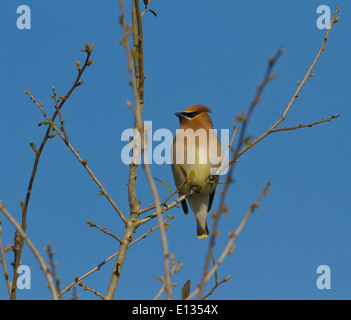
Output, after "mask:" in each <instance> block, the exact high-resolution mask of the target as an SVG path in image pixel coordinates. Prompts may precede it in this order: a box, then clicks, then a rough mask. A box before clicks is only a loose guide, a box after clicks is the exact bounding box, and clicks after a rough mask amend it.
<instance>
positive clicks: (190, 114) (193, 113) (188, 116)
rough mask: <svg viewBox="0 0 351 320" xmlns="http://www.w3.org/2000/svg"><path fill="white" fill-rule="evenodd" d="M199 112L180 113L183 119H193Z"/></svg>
mask: <svg viewBox="0 0 351 320" xmlns="http://www.w3.org/2000/svg"><path fill="white" fill-rule="evenodd" d="M200 113H201V112H200V111H193V112H182V115H183V116H184V117H187V118H189V119H192V118H194V117H196V116H197V115H198V114H200Z"/></svg>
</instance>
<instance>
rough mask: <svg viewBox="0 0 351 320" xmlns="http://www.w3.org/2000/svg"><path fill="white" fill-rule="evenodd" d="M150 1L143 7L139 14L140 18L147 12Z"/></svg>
mask: <svg viewBox="0 0 351 320" xmlns="http://www.w3.org/2000/svg"><path fill="white" fill-rule="evenodd" d="M151 1H152V0H149V1H148V2H147V4H146V5H145V8H144V10H143V12H142V13H141V17H143V16H144V14H145V12H146V11H147V10H148V8H149V5H150V3H151Z"/></svg>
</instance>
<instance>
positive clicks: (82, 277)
mask: <svg viewBox="0 0 351 320" xmlns="http://www.w3.org/2000/svg"><path fill="white" fill-rule="evenodd" d="M173 218H174V216H170V217H168V218H167V219H166V220H165V221H164V222H163V223H164V225H168V221H170V220H171V219H173ZM159 227H160V226H159V225H157V226H156V227H153V228H151V229H150V230H148V231H146V232H145V233H144V234H142V235H141V236H140V237H139V238H138V239H136V240H134V241H133V242H131V243H130V244H129V247H128V248H130V247H131V246H132V245H134V244H136V243H137V242H139V241H140V240H141V239H144V238H145V237H146V236H147V235H148V234H149V233H151V232H152V231H155V230H156V229H158V228H159ZM117 255H118V251H117V252H115V253H113V254H112V255H110V256H109V257H108V258H106V259H105V260H104V261H102V262H101V263H100V264H99V265H98V266H97V267H95V268H93V269H91V270H90V271H88V272H87V273H85V274H84V275H83V276H81V277H78V276H77V277H76V279H75V280H74V281H73V282H72V283H71V284H70V285H68V286H66V287H65V289H64V290H62V291H61V292H60V293H59V295H58V296H59V297H60V296H62V295H63V294H64V293H65V292H67V291H69V290H70V289H71V288H72V287H73V286H74V285H76V284H77V283H78V281H80V280H83V279H85V278H86V277H88V276H90V275H91V274H92V273H94V272H95V271H98V270H100V268H101V267H102V266H103V265H104V264H105V263H107V262H108V261H110V260H111V259H113V258H114V257H116V256H117ZM105 298H106V297H105Z"/></svg>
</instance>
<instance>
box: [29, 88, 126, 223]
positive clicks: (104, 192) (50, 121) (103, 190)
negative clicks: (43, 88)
mask: <svg viewBox="0 0 351 320" xmlns="http://www.w3.org/2000/svg"><path fill="white" fill-rule="evenodd" d="M26 94H28V95H29V96H30V98H31V100H32V101H33V102H34V103H35V104H36V105H37V107H38V108H39V109H40V111H41V112H42V113H43V115H44V117H45V118H46V119H47V120H48V122H49V126H51V127H52V128H53V129H54V130H55V131H56V133H57V134H58V135H59V137H60V138H61V139H62V140H63V141H64V142H65V144H66V145H67V147H68V148H69V149H70V150H71V151H72V153H73V154H74V155H75V156H76V158H77V159H78V161H79V162H80V163H81V164H82V165H83V167H84V168H85V169H86V170H87V171H88V173H89V175H90V177H91V178H92V180H93V181H94V182H95V183H96V184H97V185H98V187H99V188H100V190H101V192H102V193H103V195H104V196H105V197H106V198H107V200H108V201H109V202H110V203H111V205H112V207H113V208H114V209H115V210H116V212H117V213H118V215H119V216H120V218H121V219H122V221H123V222H124V223H125V224H126V223H127V219H126V218H125V217H124V215H123V213H122V211H121V210H120V209H119V208H118V207H117V205H116V204H115V202H114V201H113V200H112V198H111V196H110V195H109V193H108V192H107V191H106V189H105V188H104V187H103V186H102V184H101V182H100V181H99V180H98V179H97V178H96V176H95V175H94V173H93V172H92V171H91V169H90V168H89V167H88V165H87V162H88V161H87V160H86V159H82V158H81V156H80V155H79V153H78V151H76V149H74V148H73V146H72V145H71V143H70V142H69V141H68V140H66V139H65V137H64V135H63V134H62V133H61V131H60V130H59V129H58V128H57V125H55V124H54V123H53V122H52V120H51V119H50V118H49V117H48V116H47V114H46V113H45V111H44V109H43V104H42V103H38V102H37V101H36V100H35V99H34V98H33V95H32V94H31V93H30V91H29V90H28V88H27V89H26Z"/></svg>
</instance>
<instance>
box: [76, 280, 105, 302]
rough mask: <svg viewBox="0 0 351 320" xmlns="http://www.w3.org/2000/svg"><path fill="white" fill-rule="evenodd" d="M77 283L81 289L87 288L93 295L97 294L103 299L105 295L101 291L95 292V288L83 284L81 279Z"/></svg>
mask: <svg viewBox="0 0 351 320" xmlns="http://www.w3.org/2000/svg"><path fill="white" fill-rule="evenodd" d="M78 285H79V286H81V287H82V289H83V290H88V291H90V292H92V293H94V294H95V295H97V296H98V297H100V298H101V299H103V300H104V299H105V297H104V296H103V295H102V294H101V293H99V292H97V291H96V290H94V289H93V288H91V287H87V286H86V285H84V284H83V282H82V281H78Z"/></svg>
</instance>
